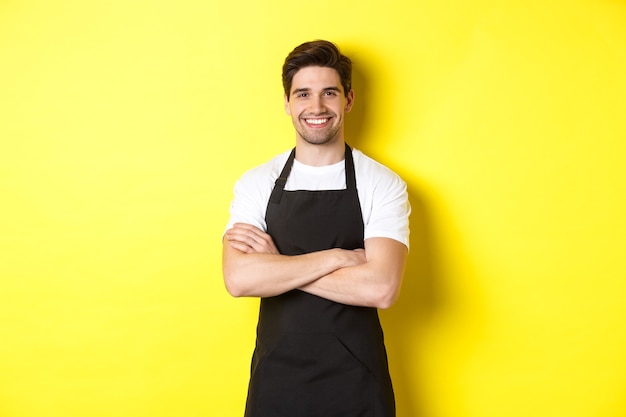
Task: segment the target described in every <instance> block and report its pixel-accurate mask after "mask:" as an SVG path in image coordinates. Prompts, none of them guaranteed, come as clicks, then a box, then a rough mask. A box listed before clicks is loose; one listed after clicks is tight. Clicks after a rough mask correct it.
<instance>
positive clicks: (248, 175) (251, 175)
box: [239, 150, 291, 183]
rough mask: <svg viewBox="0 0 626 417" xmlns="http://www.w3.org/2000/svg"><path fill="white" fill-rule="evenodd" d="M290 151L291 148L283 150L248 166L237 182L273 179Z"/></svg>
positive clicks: (278, 173)
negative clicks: (253, 165)
mask: <svg viewBox="0 0 626 417" xmlns="http://www.w3.org/2000/svg"><path fill="white" fill-rule="evenodd" d="M290 152H291V150H287V151H284V152H282V153H280V154H278V155H276V156H274V157H273V158H272V159H270V160H269V161H266V162H264V163H262V164H260V165H257V166H255V167H253V168H250V169H249V170H247V171H246V172H244V173H243V175H242V176H241V178H240V179H239V182H244V183H250V182H254V183H256V182H259V181H274V180H275V179H276V178H277V177H278V175H280V171H281V170H282V168H283V166H284V165H285V162H287V158H288V157H289V153H290Z"/></svg>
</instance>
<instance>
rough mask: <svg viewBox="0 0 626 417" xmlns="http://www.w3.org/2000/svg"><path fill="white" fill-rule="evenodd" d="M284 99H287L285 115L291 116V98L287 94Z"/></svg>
mask: <svg viewBox="0 0 626 417" xmlns="http://www.w3.org/2000/svg"><path fill="white" fill-rule="evenodd" d="M284 97H285V113H287V115H289V116H291V109H290V108H289V97H287V94H285V96H284Z"/></svg>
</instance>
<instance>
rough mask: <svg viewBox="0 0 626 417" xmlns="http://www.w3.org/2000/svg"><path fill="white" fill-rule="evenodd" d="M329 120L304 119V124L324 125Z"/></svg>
mask: <svg viewBox="0 0 626 417" xmlns="http://www.w3.org/2000/svg"><path fill="white" fill-rule="evenodd" d="M328 120H329V118H325V119H304V121H305V122H307V123H308V124H310V125H323V124H324V123H326V122H328Z"/></svg>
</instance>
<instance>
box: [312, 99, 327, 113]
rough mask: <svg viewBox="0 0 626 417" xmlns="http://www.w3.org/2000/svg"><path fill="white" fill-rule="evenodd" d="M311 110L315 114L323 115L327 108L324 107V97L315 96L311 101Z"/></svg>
mask: <svg viewBox="0 0 626 417" xmlns="http://www.w3.org/2000/svg"><path fill="white" fill-rule="evenodd" d="M310 110H311V112H312V113H314V114H319V113H323V112H324V110H326V108H325V107H324V100H322V97H319V96H313V97H312V99H311V107H310Z"/></svg>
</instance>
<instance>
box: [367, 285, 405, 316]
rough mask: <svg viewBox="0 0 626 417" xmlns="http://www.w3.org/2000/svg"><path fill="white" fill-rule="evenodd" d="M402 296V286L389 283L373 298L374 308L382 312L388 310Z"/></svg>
mask: <svg viewBox="0 0 626 417" xmlns="http://www.w3.org/2000/svg"><path fill="white" fill-rule="evenodd" d="M399 295H400V285H399V284H396V283H387V284H385V285H383V286H381V288H379V289H378V291H377V293H376V294H375V295H374V297H373V300H372V301H373V303H372V304H373V307H376V308H378V309H380V310H386V309H388V308H389V307H391V306H392V305H394V303H395V302H396V301H397V300H398V296H399Z"/></svg>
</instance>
